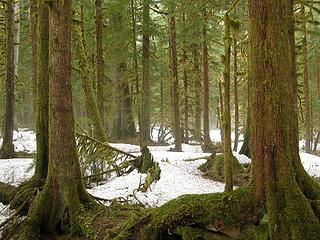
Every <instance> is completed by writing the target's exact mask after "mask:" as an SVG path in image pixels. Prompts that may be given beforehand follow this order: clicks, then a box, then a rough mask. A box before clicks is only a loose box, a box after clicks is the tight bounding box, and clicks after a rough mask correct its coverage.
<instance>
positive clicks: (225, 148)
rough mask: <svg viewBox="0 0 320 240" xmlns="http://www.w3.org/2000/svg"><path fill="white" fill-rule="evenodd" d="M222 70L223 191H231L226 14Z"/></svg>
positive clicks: (229, 45)
mask: <svg viewBox="0 0 320 240" xmlns="http://www.w3.org/2000/svg"><path fill="white" fill-rule="evenodd" d="M224 28H225V29H224V48H225V51H224V54H225V55H224V59H223V60H224V62H223V64H224V70H223V105H224V111H223V122H222V125H223V155H224V176H225V183H226V186H225V191H232V189H233V180H232V157H233V156H232V150H231V117H230V57H231V39H230V20H229V16H228V14H226V15H225V17H224Z"/></svg>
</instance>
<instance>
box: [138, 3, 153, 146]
mask: <svg viewBox="0 0 320 240" xmlns="http://www.w3.org/2000/svg"><path fill="white" fill-rule="evenodd" d="M142 20H143V22H142V24H143V29H142V31H143V33H142V34H143V36H142V96H141V102H140V107H141V109H140V113H141V126H140V127H141V130H140V131H141V137H142V143H143V145H146V144H148V142H150V141H151V138H150V97H151V96H150V0H143V19H142Z"/></svg>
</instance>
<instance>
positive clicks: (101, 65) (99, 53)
mask: <svg viewBox="0 0 320 240" xmlns="http://www.w3.org/2000/svg"><path fill="white" fill-rule="evenodd" d="M102 4H103V0H96V2H95V6H96V64H97V66H96V78H97V102H98V109H99V114H100V118H101V121H102V124H103V126H104V124H105V117H104V115H105V109H104V82H105V70H104V69H105V62H104V48H103V31H102V30H103V25H102V24H103V22H102Z"/></svg>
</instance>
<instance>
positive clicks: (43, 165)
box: [35, 0, 49, 180]
mask: <svg viewBox="0 0 320 240" xmlns="http://www.w3.org/2000/svg"><path fill="white" fill-rule="evenodd" d="M37 9H38V29H37V33H38V39H37V53H38V57H37V59H38V60H37V71H38V76H37V110H36V139H37V140H36V141H37V157H36V165H35V176H36V177H39V178H40V179H43V180H45V179H46V176H47V172H48V162H49V156H48V152H49V132H48V131H49V130H48V121H49V120H48V116H49V67H48V65H49V8H48V6H47V4H46V3H45V0H40V1H38V7H37Z"/></svg>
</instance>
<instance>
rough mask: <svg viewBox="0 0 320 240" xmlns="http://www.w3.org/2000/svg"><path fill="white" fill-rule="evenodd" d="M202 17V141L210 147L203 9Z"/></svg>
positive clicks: (207, 75)
mask: <svg viewBox="0 0 320 240" xmlns="http://www.w3.org/2000/svg"><path fill="white" fill-rule="evenodd" d="M202 15H203V18H204V19H205V20H204V21H205V23H204V26H203V28H202V38H203V39H202V57H203V61H202V65H203V66H202V68H203V69H202V71H203V143H204V146H205V148H207V149H210V148H211V139H210V133H209V131H210V129H209V108H210V107H209V105H210V104H209V59H208V58H209V54H208V44H207V26H206V21H207V12H206V10H203V14H202Z"/></svg>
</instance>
